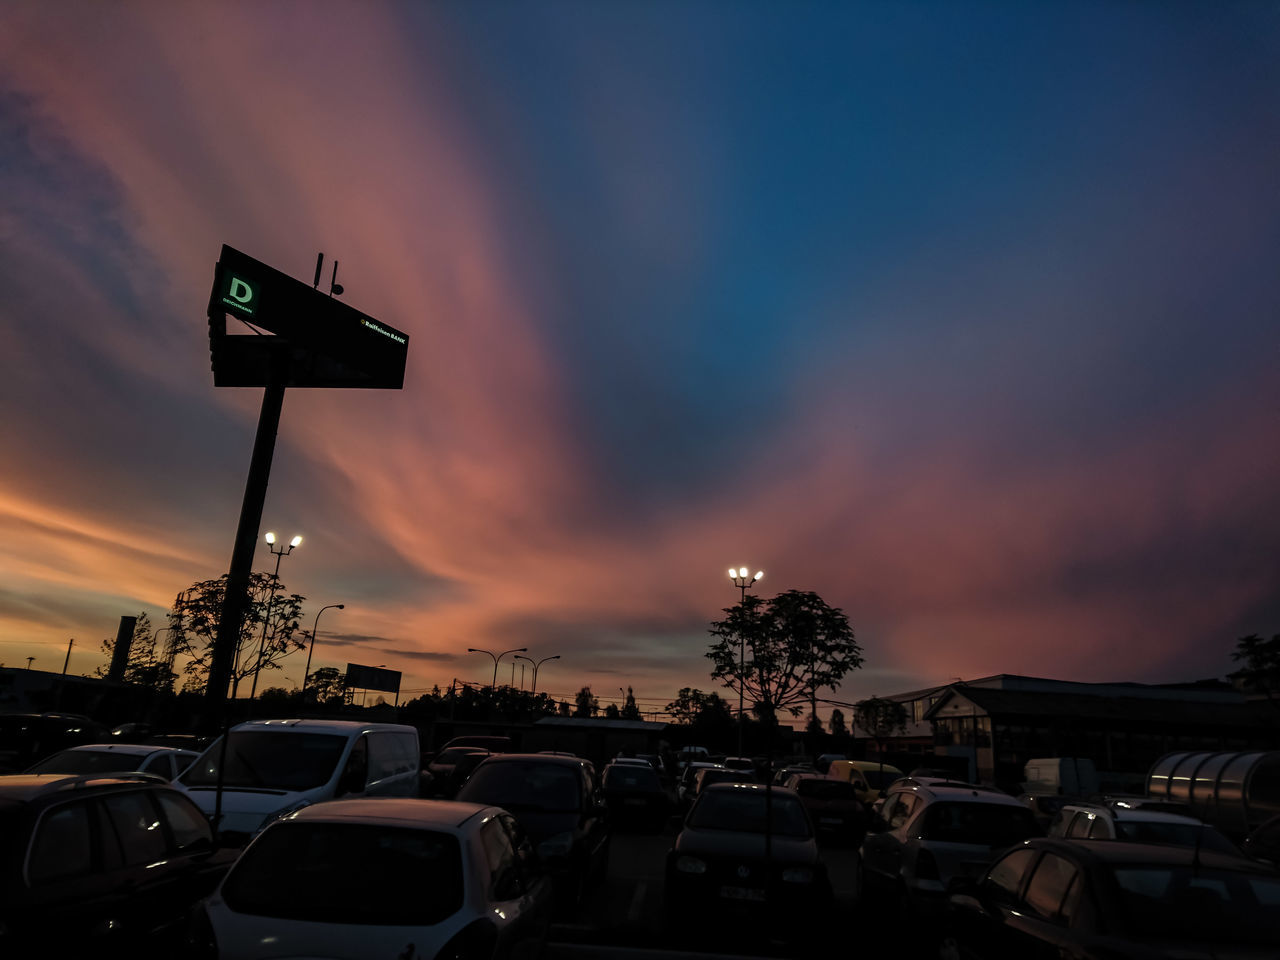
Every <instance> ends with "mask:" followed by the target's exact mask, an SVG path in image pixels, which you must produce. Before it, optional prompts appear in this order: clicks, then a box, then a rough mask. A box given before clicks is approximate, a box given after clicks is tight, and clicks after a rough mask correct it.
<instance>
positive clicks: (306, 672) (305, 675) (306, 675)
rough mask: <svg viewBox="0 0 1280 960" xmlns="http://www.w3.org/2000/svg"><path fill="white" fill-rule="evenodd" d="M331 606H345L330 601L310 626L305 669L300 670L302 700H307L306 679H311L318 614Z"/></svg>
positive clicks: (340, 607) (318, 622) (343, 607)
mask: <svg viewBox="0 0 1280 960" xmlns="http://www.w3.org/2000/svg"><path fill="white" fill-rule="evenodd" d="M331 607H337V608H338V609H339V610H343V609H345V608H346V604H343V603H331V604H329V605H328V606H325V607H321V608H320V612H319V613H317V614H316V622H315V623H314V624H312V626H311V646H309V647H307V669H305V670H303V671H302V702H303V703H306V702H307V681H308V680H309V679H311V654H313V653H315V650H316V630H318V629H319V627H320V614H321V613H324V612H325V611H326V610H328V609H330V608H331Z"/></svg>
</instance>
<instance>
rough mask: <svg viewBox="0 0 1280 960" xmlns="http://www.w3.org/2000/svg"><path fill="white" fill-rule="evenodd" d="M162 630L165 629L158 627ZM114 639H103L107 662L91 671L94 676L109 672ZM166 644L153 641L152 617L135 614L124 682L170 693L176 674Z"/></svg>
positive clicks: (101, 675)
mask: <svg viewBox="0 0 1280 960" xmlns="http://www.w3.org/2000/svg"><path fill="white" fill-rule="evenodd" d="M161 629H162V630H163V629H164V628H161ZM115 647H116V641H115V638H114V637H108V638H107V639H105V640H103V641H102V652H103V653H105V654H107V656H108V663H107V664H104V665H103V666H100V667H98V668H97V669H95V670H94V671H93V675H94V676H95V677H105V676H106V675H107V673H108V672H109V671H110V669H111V667H110V659H109V658H110V655H111V654H112V653H114V652H115ZM166 654H167V647H166V648H162V647H161V646H160V645H159V644H157V643H156V632H155V631H154V630H152V628H151V617H149V616H148V615H147V613H146V611H143V612H142V613H140V614H138V620H137V622H136V623H135V624H134V626H133V640H132V641H131V642H130V644H129V659H128V661H126V663H125V667H124V682H125V683H132V684H135V685H137V686H140V687H149V688H151V689H152V690H155V691H157V692H160V693H172V692H173V681H174V679H175V678H176V676H177V675H176V674H175V673H174V672H173V671H172V669H171V664H170V663H169V659H168V657H167V655H166Z"/></svg>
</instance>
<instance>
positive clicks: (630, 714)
mask: <svg viewBox="0 0 1280 960" xmlns="http://www.w3.org/2000/svg"><path fill="white" fill-rule="evenodd" d="M618 715H619V716H620V717H621V718H622V719H623V720H639V719H640V708H639V707H637V706H636V697H635V694H634V693H632V692H631V687H627V701H626V703H624V704H623V705H622V709H621V710H619V711H618Z"/></svg>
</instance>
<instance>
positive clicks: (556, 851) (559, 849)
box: [538, 832, 573, 857]
mask: <svg viewBox="0 0 1280 960" xmlns="http://www.w3.org/2000/svg"><path fill="white" fill-rule="evenodd" d="M572 852H573V833H572V832H568V833H557V834H556V835H555V836H554V837H547V839H545V840H543V841H542V842H541V843H540V844H538V856H540V857H567V856H568V855H569V854H570V853H572Z"/></svg>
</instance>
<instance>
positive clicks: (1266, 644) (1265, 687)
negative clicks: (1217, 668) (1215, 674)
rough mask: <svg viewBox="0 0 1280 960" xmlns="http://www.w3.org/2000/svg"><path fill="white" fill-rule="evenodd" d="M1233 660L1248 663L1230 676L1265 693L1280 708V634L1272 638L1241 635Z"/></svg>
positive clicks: (1254, 634)
mask: <svg viewBox="0 0 1280 960" xmlns="http://www.w3.org/2000/svg"><path fill="white" fill-rule="evenodd" d="M1231 659H1232V660H1235V661H1236V662H1237V663H1243V664H1244V666H1243V667H1241V668H1240V669H1239V670H1237V671H1235V672H1234V673H1229V674H1227V676H1229V677H1230V678H1231V679H1232V680H1235V681H1237V682H1239V683H1240V684H1242V685H1243V686H1245V687H1247V688H1249V689H1251V690H1255V691H1257V692H1258V693H1261V694H1263V695H1264V696H1266V698H1267V702H1268V703H1270V704H1271V705H1272V706H1273V707H1275V708H1276V709H1277V710H1280V634H1275V635H1273V636H1272V637H1271V639H1270V640H1263V639H1262V638H1261V637H1260V636H1258V635H1257V634H1256V633H1253V634H1250V635H1249V636H1247V637H1241V638H1240V639H1239V640H1237V641H1236V649H1235V652H1233V653H1232V654H1231Z"/></svg>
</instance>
